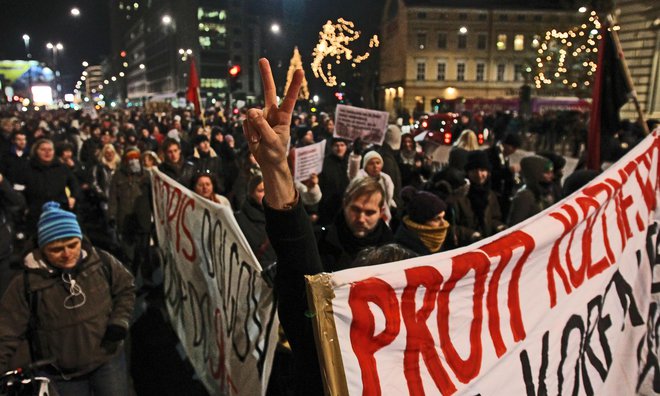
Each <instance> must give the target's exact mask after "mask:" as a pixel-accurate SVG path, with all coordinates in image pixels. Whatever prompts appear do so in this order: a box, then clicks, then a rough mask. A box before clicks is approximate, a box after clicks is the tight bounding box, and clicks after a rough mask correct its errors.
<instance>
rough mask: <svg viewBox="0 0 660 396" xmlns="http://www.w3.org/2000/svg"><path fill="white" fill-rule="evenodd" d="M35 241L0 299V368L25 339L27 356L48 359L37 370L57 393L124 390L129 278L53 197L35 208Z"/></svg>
mask: <svg viewBox="0 0 660 396" xmlns="http://www.w3.org/2000/svg"><path fill="white" fill-rule="evenodd" d="M37 240H38V247H37V248H35V249H34V250H32V251H31V252H30V253H28V254H27V255H26V256H25V258H24V260H23V269H24V271H23V275H22V276H16V277H14V279H13V280H12V282H11V283H10V284H9V287H8V288H7V291H6V292H5V293H4V295H3V296H2V299H0V312H2V315H0V371H2V372H5V371H7V370H9V369H11V368H12V367H10V366H9V365H10V364H11V363H15V362H12V359H13V358H15V356H14V355H15V354H16V353H17V350H18V347H19V345H20V344H21V342H22V341H23V340H25V339H27V341H28V344H29V347H30V348H29V349H30V355H31V356H30V358H31V359H32V361H36V360H40V359H54V362H53V363H52V364H51V365H49V366H47V367H45V368H44V369H43V371H44V375H45V376H47V377H48V378H49V379H50V380H51V381H52V382H53V383H54V385H55V388H56V389H57V390H58V393H59V394H60V395H61V396H69V395H79V394H81V393H80V389H83V388H84V389H103V392H104V393H103V394H112V395H127V394H129V385H128V384H129V382H128V376H127V371H126V357H125V353H124V345H123V341H124V339H125V338H126V336H127V335H128V329H129V321H130V319H131V316H132V313H133V307H134V304H135V284H134V279H133V276H132V275H131V274H130V273H129V272H128V271H127V270H126V268H125V267H124V266H123V265H122V264H121V263H120V262H119V261H118V260H117V259H116V258H114V257H113V256H112V255H110V254H109V253H107V252H104V251H102V250H100V249H97V248H95V247H94V246H92V244H91V243H89V242H88V241H87V240H86V239H84V238H83V235H82V232H81V229H80V225H79V224H78V222H77V220H76V216H75V215H74V214H73V213H70V212H68V211H65V210H63V209H62V208H61V207H60V205H59V203H57V202H47V203H46V204H45V205H44V206H43V208H42V211H41V216H40V218H39V222H38V233H37ZM26 296H27V297H26ZM26 298H27V301H26Z"/></svg>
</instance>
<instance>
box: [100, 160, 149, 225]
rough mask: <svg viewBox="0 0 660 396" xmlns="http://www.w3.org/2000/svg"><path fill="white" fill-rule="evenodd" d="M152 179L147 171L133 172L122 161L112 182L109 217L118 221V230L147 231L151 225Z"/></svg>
mask: <svg viewBox="0 0 660 396" xmlns="http://www.w3.org/2000/svg"><path fill="white" fill-rule="evenodd" d="M150 191H151V188H150V179H149V174H147V173H146V172H144V171H143V172H140V173H131V172H130V171H129V170H128V167H127V166H126V164H124V163H122V165H121V166H120V167H119V171H117V172H115V174H114V175H113V176H112V181H111V182H110V196H109V198H108V218H109V219H111V220H115V221H116V222H117V231H118V232H120V233H122V234H125V233H136V232H139V233H146V232H149V229H150V227H151V209H150V200H149V194H150Z"/></svg>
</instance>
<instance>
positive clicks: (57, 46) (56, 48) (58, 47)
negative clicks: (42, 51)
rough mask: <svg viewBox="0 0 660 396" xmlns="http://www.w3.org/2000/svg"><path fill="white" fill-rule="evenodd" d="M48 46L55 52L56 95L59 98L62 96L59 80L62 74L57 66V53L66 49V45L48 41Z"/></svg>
mask: <svg viewBox="0 0 660 396" xmlns="http://www.w3.org/2000/svg"><path fill="white" fill-rule="evenodd" d="M46 48H48V49H49V50H51V51H52V52H53V66H54V67H55V96H56V98H57V99H59V98H60V88H61V87H60V82H59V76H60V71H59V70H58V68H57V54H58V53H59V52H60V51H62V50H63V49H64V46H63V45H62V43H57V44H53V43H50V42H48V43H46Z"/></svg>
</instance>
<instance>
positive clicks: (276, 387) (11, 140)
mask: <svg viewBox="0 0 660 396" xmlns="http://www.w3.org/2000/svg"><path fill="white" fill-rule="evenodd" d="M248 114H249V113H248V112H247V111H241V112H239V114H237V115H234V116H232V117H231V118H229V119H226V118H225V117H224V116H223V113H222V111H220V110H219V109H207V111H206V112H205V117H204V119H203V120H202V118H200V117H195V116H194V114H193V112H191V111H190V110H186V109H173V110H171V111H169V112H147V111H145V109H144V108H132V109H117V110H114V109H113V110H107V111H101V112H100V113H98V114H96V113H86V112H82V111H74V110H54V111H39V112H34V111H28V112H19V111H12V110H7V109H6V110H4V111H3V112H2V113H1V114H0V202H1V205H0V294H1V293H4V291H5V290H6V289H7V287H8V284H9V281H10V278H12V276H15V275H16V274H18V273H21V271H22V269H23V268H24V265H25V259H24V257H25V254H26V252H29V251H30V249H32V248H34V247H37V246H40V245H39V244H38V243H37V238H38V237H39V235H40V232H41V231H40V228H39V219H40V217H41V216H42V214H43V213H42V210H43V208H44V207H45V206H44V205H45V204H47V203H51V204H52V203H53V202H54V203H56V204H58V205H59V207H60V208H62V209H64V210H66V211H68V212H70V213H72V214H73V215H74V216H75V219H76V221H77V222H78V224H79V225H80V228H81V230H82V231H81V232H82V234H83V235H85V237H86V238H85V240H87V239H89V242H90V243H91V244H93V246H96V247H99V248H102V249H104V250H106V251H108V252H110V253H112V254H113V255H114V256H115V257H117V258H118V259H119V260H120V261H121V262H122V263H123V265H124V266H125V267H126V268H127V269H128V270H129V271H130V273H131V274H133V275H134V276H135V277H136V278H140V279H141V280H142V283H141V284H142V285H143V286H144V285H147V286H150V287H152V286H153V285H151V284H149V281H148V280H147V279H148V278H149V277H150V276H151V275H152V274H153V271H154V268H155V266H157V262H156V257H155V256H156V255H153V254H150V253H147V254H145V252H153V251H154V248H155V247H157V244H158V241H157V238H156V236H155V233H154V227H153V223H152V222H153V216H152V208H151V187H150V174H149V173H150V172H151V170H152V169H154V168H158V169H159V170H160V171H161V172H163V173H165V174H166V175H168V176H169V177H171V178H173V179H174V180H176V181H177V182H179V183H181V184H182V185H184V186H185V187H187V188H189V189H190V190H191V191H194V192H195V193H197V194H198V195H200V196H201V197H203V198H205V199H208V200H211V201H213V202H216V203H218V204H221V205H226V206H228V207H231V208H232V209H233V211H234V212H235V213H236V219H237V222H238V224H239V226H240V227H241V229H242V230H243V232H244V234H245V236H246V238H247V240H248V242H249V244H250V246H251V248H252V249H253V251H254V253H255V256H256V257H257V258H258V260H259V261H260V262H261V264H262V266H263V267H264V268H273V267H275V263H276V261H286V260H287V258H286V257H284V258H282V257H280V255H282V254H284V255H286V254H287V253H281V252H282V251H283V250H286V249H284V248H283V247H282V246H285V245H286V243H288V242H286V243H285V242H283V241H282V240H281V238H282V236H280V238H279V240H278V241H275V242H274V241H271V240H269V233H268V232H267V218H268V217H269V216H271V217H272V218H277V216H279V214H276V213H275V214H273V213H271V214H270V215H269V214H268V213H267V212H268V210H269V209H268V208H266V207H265V204H264V202H265V201H264V194H265V191H266V193H267V192H268V183H269V179H268V178H267V177H265V175H264V174H263V171H262V169H261V168H260V165H259V161H258V159H256V158H255V156H254V153H255V149H254V145H253V142H250V141H249V135H250V134H249V131H246V133H245V134H244V131H243V123H244V122H246V123H247V122H248V121H249V122H252V120H247V118H248ZM533 121H534V122H537V121H538V120H533ZM555 121H556V120H555ZM575 122H577V121H575ZM468 125H469V124H468ZM286 126H287V127H288V128H290V134H289V135H290V136H291V139H292V141H291V142H290V147H291V150H295V149H296V148H298V147H302V146H306V145H309V144H313V143H315V142H320V141H322V140H326V141H327V146H326V147H327V152H326V156H325V159H324V161H323V171H322V172H321V173H320V174H319V175H312V177H310V179H309V180H306V181H304V182H301V183H295V184H293V185H294V188H295V191H296V192H295V197H296V202H299V204H298V203H296V205H299V206H301V209H298V211H300V210H303V209H304V212H305V217H302V219H303V221H306V222H308V223H309V227H312V228H311V229H312V230H313V241H312V242H310V241H311V240H312V239H311V238H310V237H309V235H305V237H304V238H303V239H301V241H306V242H307V243H312V244H313V245H315V246H316V249H317V250H318V254H319V258H320V261H319V268H317V270H319V271H338V270H342V269H346V268H351V267H355V266H360V265H368V264H372V263H374V262H375V261H378V262H385V261H392V260H394V259H395V258H405V257H413V256H419V255H427V254H432V253H436V252H441V251H447V250H450V249H454V248H458V247H462V246H467V245H468V244H471V243H473V242H476V241H479V240H481V239H483V238H487V237H489V236H491V235H494V234H495V233H497V232H500V231H502V230H504V229H506V228H507V227H511V226H513V225H515V224H518V223H520V222H522V221H524V220H525V219H527V218H530V217H532V216H534V215H535V214H537V213H539V212H541V211H542V210H544V209H545V208H547V207H549V206H551V205H552V204H554V203H555V202H557V201H559V200H560V199H562V198H563V197H564V196H567V195H568V194H570V193H572V192H573V191H575V190H577V189H578V188H579V187H580V186H581V185H584V184H585V183H586V182H587V181H589V180H591V179H592V178H594V177H595V176H596V175H597V174H598V172H596V171H588V170H584V169H578V170H576V171H574V172H573V173H572V174H571V175H569V176H568V177H567V178H566V179H565V182H563V183H562V180H563V174H562V170H563V168H564V166H565V164H566V160H565V159H564V158H563V157H562V156H561V155H559V154H557V153H555V152H554V151H553V150H541V151H539V152H537V153H536V154H533V155H531V156H528V157H525V158H524V159H523V160H522V161H520V163H519V164H517V163H516V164H514V163H513V161H511V158H512V154H514V153H515V152H516V151H517V150H518V149H520V148H521V146H522V145H523V143H524V138H525V135H524V133H523V131H522V130H520V129H517V128H514V127H512V128H508V129H507V126H506V125H504V126H501V125H500V128H503V129H501V130H502V131H505V132H502V133H498V134H496V136H495V137H496V138H495V139H494V140H493V141H491V142H489V143H488V144H486V145H484V146H480V145H479V144H478V142H477V138H476V134H475V132H474V131H473V130H470V129H469V128H466V129H464V130H463V131H461V132H462V133H461V134H460V136H457V139H456V142H455V144H454V145H453V146H452V148H451V150H450V154H449V161H448V163H447V164H444V165H443V166H438V165H437V163H435V162H433V161H432V160H431V158H430V155H429V154H428V153H427V152H426V150H427V149H428V147H426V146H425V144H424V143H423V142H422V143H420V142H417V141H416V140H415V139H414V137H413V135H411V134H410V133H402V132H401V128H400V126H399V125H397V124H396V122H392V123H391V124H390V125H389V126H388V128H387V131H386V133H385V138H384V142H383V144H382V145H367V144H364V143H363V142H362V141H360V140H356V141H350V140H347V139H344V138H341V137H336V136H334V122H333V116H332V114H328V113H321V114H319V115H316V114H312V115H308V114H305V113H303V112H300V113H294V114H293V115H292V118H291V122H290V124H288V123H286ZM544 130H546V131H548V132H545V135H544V139H545V140H544V141H543V142H542V143H539V148H543V147H548V146H549V147H554V144H553V139H555V137H554V135H553V133H554V132H551V131H554V130H555V128H554V127H548V128H545V129H544ZM246 135H247V137H246ZM298 197H299V200H298ZM268 204H269V205H273V204H274V203H273V202H270V201H268ZM46 207H48V205H46ZM273 207H275V206H273ZM300 219H301V218H300V217H298V218H297V219H296V221H298V222H300ZM278 221H281V224H290V223H291V222H290V221H289V220H287V219H284V218H283V219H279V220H278ZM295 224H299V223H295ZM288 234H290V232H289V231H287V230H282V235H288ZM291 235H293V234H291ZM273 242H274V243H273ZM274 244H275V245H277V244H279V246H280V249H277V247H278V246H274ZM308 248H309V247H308ZM374 249H376V250H374ZM379 249H380V250H379ZM292 251H295V249H294V250H292ZM304 256H305V255H304V254H303V255H298V257H304ZM278 269H279V268H277V267H275V268H274V270H275V271H277V277H279V279H280V281H281V280H282V279H286V278H287V277H291V278H293V277H294V276H296V274H291V273H290V269H288V268H282V270H281V271H278ZM288 271H289V272H288ZM300 271H301V272H303V270H302V269H301V270H300ZM312 272H313V271H312ZM292 282H294V283H295V284H296V285H297V287H296V288H293V289H292V290H294V291H299V290H301V289H300V286H301V285H302V282H303V279H302V277H297V278H295V280H293V281H292ZM276 284H277V282H276ZM138 286H140V284H138ZM279 293H280V296H279V298H280V300H279V302H280V307H281V306H282V301H289V302H291V306H289V307H287V312H280V317H281V320H282V323H283V326H284V328H285V330H286V331H287V336H288V337H289V338H290V340H291V343H292V347H293V348H294V349H296V348H299V349H300V348H301V345H302V348H305V345H308V343H309V345H311V344H312V343H313V342H312V340H311V339H309V337H310V334H311V332H310V331H309V329H310V327H309V326H311V324H310V323H309V321H307V322H306V323H305V324H303V325H302V326H299V324H300V323H301V320H302V318H303V317H304V315H305V312H304V310H305V309H307V307H306V303H305V302H304V298H303V299H301V297H300V296H299V295H297V294H296V295H292V294H291V295H290V296H289V297H290V298H288V299H287V296H286V294H287V292H286V291H283V290H282V289H280V290H279ZM291 293H293V291H292V292H291ZM1 336H2V335H0V342H2V339H1ZM283 353H284V354H286V353H287V352H286V349H284V352H283ZM276 359H284V357H282V356H279V357H278V358H276ZM289 360H290V359H289ZM295 360H296V367H297V370H296V371H297V372H307V373H309V372H310V371H311V372H314V371H315V370H316V372H317V374H316V375H312V376H311V377H306V378H305V381H307V385H308V386H310V388H308V389H310V390H312V389H315V387H317V386H318V385H319V384H320V377H319V376H320V373H318V361H317V359H316V354H315V353H314V352H313V351H307V352H305V353H303V354H302V355H299V356H296V359H295ZM303 366H304V367H303ZM4 368H5V367H0V370H2V369H4ZM274 370H275V371H274V377H275V380H274V381H271V389H270V393H271V394H286V392H287V389H289V390H290V389H293V388H295V385H292V383H293V382H295V381H300V379H301V378H300V377H299V376H295V375H290V378H288V380H282V378H277V376H278V375H282V376H286V375H287V371H286V370H285V369H283V368H282V366H281V365H279V366H278V364H277V361H276V365H275V369H274ZM289 374H291V373H290V372H289ZM287 381H288V382H287ZM303 382H304V381H303ZM298 386H301V385H300V383H298Z"/></svg>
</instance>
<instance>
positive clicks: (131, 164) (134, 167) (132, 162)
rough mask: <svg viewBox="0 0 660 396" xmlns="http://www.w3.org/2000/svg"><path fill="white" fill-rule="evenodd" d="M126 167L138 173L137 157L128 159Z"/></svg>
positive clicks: (138, 162) (138, 161)
mask: <svg viewBox="0 0 660 396" xmlns="http://www.w3.org/2000/svg"><path fill="white" fill-rule="evenodd" d="M128 169H129V170H130V171H131V172H132V173H139V172H140V170H141V167H140V160H139V159H132V160H128Z"/></svg>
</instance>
